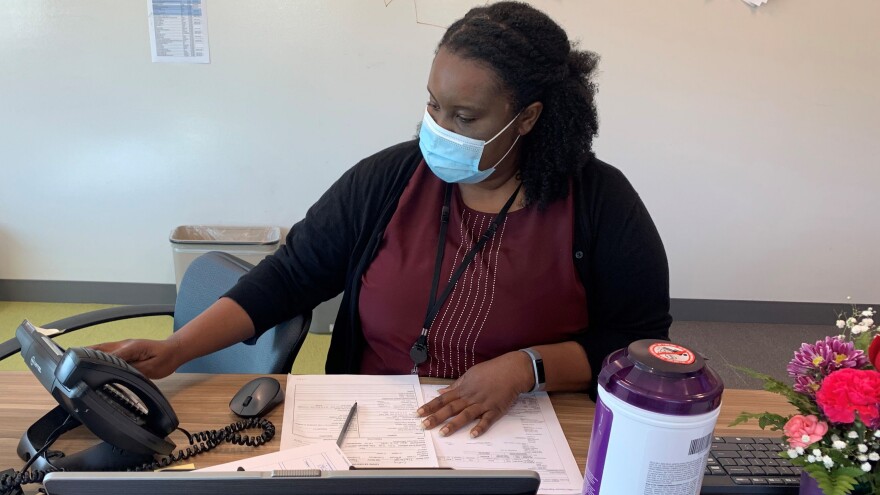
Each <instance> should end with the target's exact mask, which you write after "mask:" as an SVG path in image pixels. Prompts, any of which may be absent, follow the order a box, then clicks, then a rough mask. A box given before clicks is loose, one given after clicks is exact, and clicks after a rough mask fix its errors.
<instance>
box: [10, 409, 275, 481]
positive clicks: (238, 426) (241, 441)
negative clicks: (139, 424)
mask: <svg viewBox="0 0 880 495" xmlns="http://www.w3.org/2000/svg"><path fill="white" fill-rule="evenodd" d="M69 419H70V417H69V416H68V420H69ZM66 422H67V420H65V423H66ZM249 428H261V429H262V430H263V432H262V433H261V434H260V435H258V436H250V435H242V434H241V433H240V432H241V431H242V430H246V429H249ZM60 429H61V427H59V428H58V430H56V431H59V430H60ZM177 429H178V430H180V431H181V432H183V434H184V435H186V438H187V440H188V441H189V444H190V446H189V447H186V449H185V450H184V449H180V450H178V451H177V452H176V453H173V452H172V453H171V454H170V455H167V456H164V457H161V458H159V459H157V460H155V461H153V462H147V463H144V464H141V465H139V466H135V467H132V468H129V469H128V471H155V470H156V469H161V468H164V467H168V466H170V465H171V464H174V463H176V462H180V461H183V460H187V459H189V458H191V457H193V456H196V455H199V454H203V453H205V452H208V451H209V450H211V449H213V448H215V447H217V446H218V445H220V444H221V443H224V442H226V443H232V444H235V445H247V446H249V447H259V446H261V445H263V444H265V443H267V442H269V441H270V440H272V439H273V438H274V437H275V425H274V424H272V422H271V421H269V420H268V419H265V418H248V419H246V420H243V421H237V422H235V423H231V424H229V425H228V426H224V427H223V428H222V429H220V430H205V431H200V432H198V433H194V434H193V433H190V432H188V431H186V430H185V429H183V428H179V427H178V428H177ZM58 436H59V435H58V434H57V433H55V432H53V433H52V434H51V435H50V436H49V440H47V441H46V443H45V445H43V447H41V448H40V450H38V451H37V452H36V453H35V454H34V456H33V457H31V458H30V460H28V462H27V463H25V465H24V467H23V468H22V470H21V471H15V472H13V474H4V475H3V476H2V477H0V495H11V494H13V493H16V491H17V490H19V489H20V488H21V485H27V484H30V483H42V482H43V478H45V477H46V475H47V474H49V473H51V472H53V471H61V470H59V469H47V470H37V469H34V470H31V471H28V467H30V465H31V464H33V462H34V461H35V460H36V459H37V457H39V456H40V455H42V454H43V453H44V452H46V450H47V449H48V448H49V447H50V446H51V445H52V443H54V442H55V440H57V438H58ZM196 442H198V443H196Z"/></svg>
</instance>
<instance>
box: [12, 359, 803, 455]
mask: <svg viewBox="0 0 880 495" xmlns="http://www.w3.org/2000/svg"><path fill="white" fill-rule="evenodd" d="M255 376H257V375H206V374H176V375H172V376H170V377H168V378H164V379H162V380H157V381H156V384H157V385H158V387H159V389H161V390H162V392H163V393H164V394H165V395H166V397H168V400H169V401H170V402H171V405H172V406H173V407H174V410H175V411H176V412H177V415H178V418H179V419H180V425H181V426H182V427H183V428H186V429H187V430H188V431H190V432H197V431H202V430H209V429H216V428H221V427H223V426H225V425H227V424H229V423H232V422H234V421H237V420H238V419H239V418H237V417H236V416H235V415H234V414H232V412H230V411H229V399H230V398H232V396H233V394H235V392H236V391H238V389H239V388H240V387H241V386H242V385H244V384H245V383H246V382H248V381H249V380H251V379H253V378H254V377H255ZM276 378H278V380H279V381H280V382H281V385H282V387H283V386H285V384H286V382H287V375H276ZM428 381H429V382H432V383H438V381H437V380H428ZM723 400H724V403H723V405H722V407H721V415H720V416H719V418H718V426H717V428H716V429H715V431H716V434H718V435H749V434H751V435H753V436H759V435H760V434H761V433H760V432H761V430H760V429H759V428H758V426H757V423H756V422H751V423H748V424H745V425H739V426H737V427H733V428H731V427H729V426H727V425H728V424H730V422H731V421H733V419H734V418H735V417H736V416H737V415H738V414H739V413H740V412H741V411H744V410H748V411H754V412H758V411H765V410H769V411H773V412H777V413H780V414H789V413H792V412H794V408H793V407H791V406H790V405H789V404H788V403H787V402H785V400H784V399H783V398H782V397H781V396H778V395H775V394H771V393H769V392H764V391H758V390H725V392H724V397H723ZM550 401H551V402H552V403H553V408H554V409H555V410H556V415H557V416H558V417H559V422H560V424H561V425H562V431H563V432H564V433H565V437H566V438H567V439H568V444H569V446H570V447H571V451H572V453H573V454H574V457H575V459H576V460H577V463H578V467H579V468H580V470H581V472H583V470H584V466H585V463H586V458H587V448H588V447H589V445H590V432H591V430H592V427H593V411H594V409H595V404H593V402H592V401H591V400H590V399H589V398H587V396H586V395H585V394H575V393H558V394H557V393H554V394H550ZM55 405H56V403H55V400H54V399H53V398H52V397H51V396H50V395H49V393H48V392H46V390H45V389H44V388H43V386H42V385H40V383H39V382H38V381H37V379H36V378H35V377H34V376H33V374H31V373H29V372H26V371H9V372H3V373H0V470H2V469H7V468H15V469H20V468H21V467H22V464H23V462H22V461H21V460H20V459H19V458H18V456H17V455H16V453H15V449H16V446H17V445H18V440H19V438H21V434H22V432H24V430H25V429H27V427H29V426H30V425H31V424H32V423H33V422H34V421H36V420H37V419H38V418H39V417H40V416H42V415H43V414H45V413H46V412H47V411H48V410H49V409H51V408H53V407H54V406H55ZM282 412H283V407H282V406H278V407H277V408H275V410H273V411H272V413H271V414H270V415H269V417H268V419H269V420H270V421H272V422H273V423H274V424H275V427H276V428H277V434H276V436H275V438H274V439H273V440H272V441H271V442H269V443H268V444H266V445H265V446H263V447H260V448H256V449H255V448H252V447H243V446H237V445H227V444H222V445H220V446H219V447H217V448H216V449H215V450H213V451H211V452H208V453H206V454H202V455H199V456H196V457H195V458H194V459H193V462H194V463H195V464H196V467H207V466H212V465H215V464H220V463H224V462H231V461H235V460H238V459H241V458H242V457H250V456H254V455H259V454H268V453H270V452H275V451H277V450H278V448H279V445H280V442H281V440H280V438H281V426H282V425H281V421H282ZM83 430H84V429H82V428H80V429H77V430H76V431H73V432H71V433H68V434H67V435H65V436H64V437H62V439H61V440H59V441H58V442H56V444H55V447H54V448H56V449H57V450H62V451H76V450H80V449H82V448H85V447H87V446H89V445H92V444H93V443H94V439H93V438H92V437H91V435H90V434H89V433H88V432H86V431H83ZM254 431H255V432H257V433H258V432H259V430H254ZM171 439H172V440H173V441H174V442H175V443H177V444H178V446H183V445H186V437H185V436H184V435H183V434H182V433H180V432H175V433H173V434H172V435H171Z"/></svg>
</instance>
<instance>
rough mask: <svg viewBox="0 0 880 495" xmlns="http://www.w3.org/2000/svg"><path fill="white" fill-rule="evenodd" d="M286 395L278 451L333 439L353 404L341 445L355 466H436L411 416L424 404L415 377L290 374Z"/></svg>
mask: <svg viewBox="0 0 880 495" xmlns="http://www.w3.org/2000/svg"><path fill="white" fill-rule="evenodd" d="M286 397H287V399H286V400H285V401H284V426H283V427H282V431H281V448H282V449H288V448H292V447H299V446H302V445H308V444H312V443H315V442H320V441H325V440H333V441H335V440H336V438H337V437H338V436H339V432H340V431H341V429H342V425H343V423H344V422H345V418H346V417H347V416H348V412H349V410H350V409H351V406H352V404H354V403H355V402H357V403H358V407H357V412H356V413H355V416H354V418H353V419H352V421H351V424H350V425H349V427H348V432H347V433H346V435H345V441H344V442H343V444H342V451H343V452H344V453H345V455H346V456H347V457H348V459H349V460H350V461H351V463H352V464H353V465H354V466H355V467H359V468H367V467H437V454H436V453H435V452H434V443H433V442H432V441H431V436H430V433H429V432H427V431H425V430H423V429H422V428H421V420H420V419H419V418H418V417H416V414H415V411H416V409H418V407H419V406H421V405H422V404H424V400H423V399H422V389H421V386H420V385H419V377H417V376H415V375H401V376H372V375H291V376H289V377H288V378H287V395H286Z"/></svg>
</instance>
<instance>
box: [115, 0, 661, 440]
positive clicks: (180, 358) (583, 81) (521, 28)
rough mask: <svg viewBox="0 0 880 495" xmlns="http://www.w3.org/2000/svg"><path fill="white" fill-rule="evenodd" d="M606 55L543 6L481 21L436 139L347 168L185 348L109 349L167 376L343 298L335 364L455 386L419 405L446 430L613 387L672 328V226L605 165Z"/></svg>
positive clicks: (440, 85)
mask: <svg viewBox="0 0 880 495" xmlns="http://www.w3.org/2000/svg"><path fill="white" fill-rule="evenodd" d="M596 62H597V57H596V56H595V55H594V54H592V53H590V52H586V51H578V50H575V49H572V46H571V43H570V42H569V40H568V37H567V35H566V34H565V32H564V31H563V30H562V28H560V27H559V26H558V25H557V24H556V23H554V22H553V21H552V20H551V19H550V18H549V17H547V16H546V15H545V14H543V13H542V12H540V11H538V10H536V9H534V8H532V7H530V6H528V5H526V4H521V3H514V2H502V3H496V4H492V5H490V6H486V7H479V8H475V9H473V10H471V11H470V12H468V13H467V15H466V16H465V17H464V18H463V19H461V20H459V21H457V22H455V23H454V24H453V25H452V26H450V28H449V30H448V31H447V32H446V34H445V35H444V36H443V38H442V40H441V41H440V43H439V46H438V49H437V52H436V55H435V58H434V62H433V65H432V67H431V72H430V74H429V77H428V88H427V89H428V103H427V107H426V110H425V114H424V117H423V122H422V125H421V127H420V132H419V139H418V140H415V141H410V142H405V143H402V144H399V145H397V146H394V147H391V148H388V149H386V150H383V151H381V152H379V153H377V154H375V155H373V156H371V157H369V158H366V159H364V160H362V161H361V162H360V163H358V164H357V165H355V166H354V167H353V168H352V169H350V170H349V171H348V172H346V173H345V174H344V175H343V176H342V178H340V179H339V181H337V182H336V183H335V184H334V185H333V186H332V187H331V188H330V190H329V191H327V192H326V193H325V194H324V195H323V197H322V198H321V199H319V200H318V202H317V203H316V204H315V205H314V206H313V207H312V208H311V209H310V210H309V212H308V213H307V215H306V218H305V219H304V220H302V221H300V222H299V223H297V224H296V225H294V226H293V228H292V229H291V231H290V233H289V235H288V236H287V239H286V243H285V244H284V246H282V247H281V248H280V249H279V250H278V252H277V253H275V255H273V256H270V257H268V258H267V259H266V260H265V261H263V262H262V263H260V264H259V265H258V266H257V267H256V268H255V269H254V270H253V271H251V272H250V273H249V274H248V275H246V276H245V277H243V278H242V280H241V281H240V282H239V283H238V284H237V285H236V286H235V287H234V288H233V289H232V290H230V291H229V293H227V294H226V296H224V297H223V298H221V299H220V300H219V301H217V303H215V304H214V305H213V306H212V307H211V308H209V309H208V310H207V311H206V312H205V313H203V314H202V315H200V316H199V317H198V318H196V319H194V320H193V321H192V322H191V323H189V324H188V325H186V326H185V327H184V328H182V329H180V330H179V331H178V332H176V333H174V334H173V335H172V336H171V337H169V338H168V339H167V340H165V341H146V340H135V341H123V342H116V343H110V344H104V345H103V346H101V348H102V349H103V350H106V351H111V352H114V353H115V354H116V355H118V356H119V357H121V358H123V359H126V360H127V361H129V362H130V363H131V364H133V365H134V366H135V367H137V368H139V369H140V370H142V371H143V372H144V373H145V374H147V375H148V376H152V377H161V376H166V375H168V374H170V373H172V372H173V371H174V370H175V369H176V368H177V367H178V366H179V365H181V364H182V363H184V362H186V361H188V360H190V359H193V358H195V357H197V356H200V355H204V354H207V353H210V352H213V351H214V350H217V349H220V348H222V347H225V346H228V345H231V344H234V343H236V342H240V341H243V340H246V339H248V338H251V337H252V336H253V335H254V334H255V332H257V333H258V332H260V331H263V330H265V329H267V328H270V327H272V326H274V325H275V324H276V323H278V322H280V321H283V320H286V319H288V318H290V317H291V316H293V315H296V314H298V313H301V312H303V311H306V310H309V309H311V308H313V307H315V306H316V305H317V304H319V303H320V302H322V301H325V300H327V299H329V298H331V297H333V296H335V295H336V294H338V293H339V292H340V291H342V292H344V295H343V300H342V305H341V309H340V311H339V314H338V316H337V320H336V323H335V327H334V332H333V337H332V341H331V345H330V350H329V354H328V356H327V364H326V370H327V372H328V373H371V374H379V373H385V374H401V373H403V374H405V373H410V372H413V373H418V374H419V375H422V376H439V377H446V378H454V379H455V382H454V383H453V384H452V385H450V386H449V387H447V388H446V389H444V391H443V393H442V394H441V395H440V396H439V397H438V398H437V399H435V400H432V401H431V402H428V403H426V404H424V405H423V406H422V407H420V408H419V410H418V414H419V415H420V416H422V417H424V418H425V419H424V421H423V422H424V425H425V427H426V428H433V427H435V426H437V425H441V424H442V425H443V426H442V429H441V431H440V432H441V434H444V435H448V434H451V433H453V432H455V431H456V430H458V429H461V428H463V427H465V426H466V425H468V424H470V423H471V422H472V421H475V420H476V423H475V424H473V425H472V426H471V427H470V430H469V433H470V435H471V436H472V437H476V436H478V435H480V434H482V433H483V432H485V431H486V430H487V429H488V428H489V427H490V426H491V425H492V423H493V422H495V421H496V420H497V419H498V418H500V417H501V416H503V415H504V414H505V412H506V411H507V410H508V408H509V407H510V405H511V404H512V403H513V402H514V401H515V400H516V398H517V396H518V395H519V394H520V393H523V392H529V391H531V390H542V389H546V390H548V391H564V390H568V391H575V390H584V389H588V388H590V386H591V384H592V386H593V387H592V388H594V387H595V380H594V378H595V375H596V374H597V373H598V369H599V367H600V366H601V363H602V359H603V358H604V357H605V356H606V355H607V354H608V353H610V352H612V351H614V350H616V349H618V348H621V347H624V346H626V345H628V344H629V343H630V342H632V341H634V340H637V339H641V338H667V334H668V328H669V324H670V322H671V318H670V316H669V312H668V309H669V294H668V285H669V282H668V268H667V264H666V255H665V253H664V251H663V246H662V243H661V241H660V237H659V235H658V234H657V231H656V229H655V227H654V224H653V223H652V221H651V218H650V216H649V215H648V212H647V210H646V209H645V207H644V205H643V204H642V202H641V200H640V199H639V197H638V195H637V194H636V192H635V191H634V190H633V189H632V187H631V186H630V184H629V183H628V182H627V180H626V179H625V178H624V177H623V175H622V174H621V173H620V172H619V171H618V170H616V169H614V168H613V167H611V166H609V165H607V164H605V163H603V162H601V161H599V160H597V159H596V158H595V157H594V156H593V153H592V139H593V136H594V135H595V134H596V131H597V125H598V119H597V115H596V110H595V106H594V100H593V97H594V94H595V86H594V84H593V83H592V82H591V79H590V78H591V76H592V73H593V70H594V68H595V65H596ZM521 351H522V352H521ZM542 366H543V369H542Z"/></svg>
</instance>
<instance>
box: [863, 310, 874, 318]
mask: <svg viewBox="0 0 880 495" xmlns="http://www.w3.org/2000/svg"><path fill="white" fill-rule="evenodd" d="M862 316H869V317H870V316H874V311H873V310H872V309H871V308H868V309H867V310H865V311H862Z"/></svg>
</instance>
